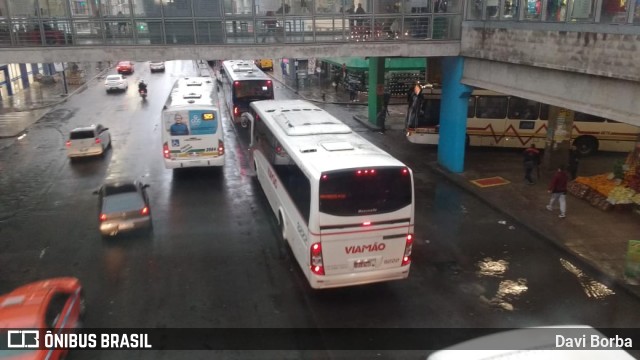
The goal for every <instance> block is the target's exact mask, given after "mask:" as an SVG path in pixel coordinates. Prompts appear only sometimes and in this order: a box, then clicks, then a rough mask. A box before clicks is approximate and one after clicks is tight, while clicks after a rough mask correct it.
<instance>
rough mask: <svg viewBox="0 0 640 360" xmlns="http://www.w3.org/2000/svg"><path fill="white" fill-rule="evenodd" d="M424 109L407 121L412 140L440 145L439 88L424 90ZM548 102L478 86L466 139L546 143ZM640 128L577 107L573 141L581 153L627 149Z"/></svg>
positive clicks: (471, 102)
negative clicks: (578, 110) (412, 119)
mask: <svg viewBox="0 0 640 360" xmlns="http://www.w3.org/2000/svg"><path fill="white" fill-rule="evenodd" d="M423 94H424V102H423V106H422V114H423V116H421V117H420V118H419V119H418V121H417V123H415V124H406V137H407V140H409V141H410V142H412V143H417V144H432V145H437V144H438V141H439V137H440V136H439V133H440V121H441V119H440V99H441V97H442V91H441V89H438V88H434V89H429V88H426V89H423ZM548 119H549V105H547V104H542V103H539V102H537V101H533V100H528V99H523V98H519V97H516V96H511V95H505V94H501V93H497V92H494V91H490V90H484V89H474V90H473V92H472V93H471V96H470V97H469V102H468V106H467V144H468V145H469V146H496V147H510V148H525V147H529V146H530V145H531V144H536V145H537V146H538V148H544V147H545V141H546V138H547V126H548V125H547V122H548V121H547V120H548ZM639 134H640V128H639V127H637V126H634V125H629V124H625V123H621V122H618V121H614V120H609V119H605V118H602V117H599V116H594V115H589V114H585V113H581V112H577V111H576V112H575V116H574V120H573V128H572V131H571V140H572V143H573V145H575V146H576V149H577V151H578V153H579V154H580V155H583V156H586V155H590V154H593V153H595V152H596V151H598V150H602V151H620V152H629V151H631V150H633V148H634V147H635V144H636V140H637V138H638V135H639Z"/></svg>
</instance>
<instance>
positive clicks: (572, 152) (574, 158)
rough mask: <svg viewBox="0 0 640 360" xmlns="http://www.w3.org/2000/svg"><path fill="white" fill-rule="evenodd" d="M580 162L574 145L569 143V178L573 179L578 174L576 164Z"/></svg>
mask: <svg viewBox="0 0 640 360" xmlns="http://www.w3.org/2000/svg"><path fill="white" fill-rule="evenodd" d="M579 163H580V158H579V157H578V149H577V148H576V146H575V145H571V149H569V166H568V169H567V170H569V174H570V175H571V180H575V179H576V177H577V176H578V164H579Z"/></svg>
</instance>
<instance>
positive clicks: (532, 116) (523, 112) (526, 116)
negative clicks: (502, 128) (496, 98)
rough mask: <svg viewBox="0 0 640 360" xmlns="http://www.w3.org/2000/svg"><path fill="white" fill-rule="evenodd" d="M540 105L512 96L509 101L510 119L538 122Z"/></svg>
mask: <svg viewBox="0 0 640 360" xmlns="http://www.w3.org/2000/svg"><path fill="white" fill-rule="evenodd" d="M539 108H540V104H539V103H538V102H537V101H533V100H527V99H523V98H519V97H515V96H512V97H511V98H510V99H509V111H508V114H507V115H508V117H509V119H516V120H536V119H537V118H538V113H539V112H540V110H539Z"/></svg>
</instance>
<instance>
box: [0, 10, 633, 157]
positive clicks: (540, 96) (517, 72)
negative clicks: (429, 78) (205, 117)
mask: <svg viewBox="0 0 640 360" xmlns="http://www.w3.org/2000/svg"><path fill="white" fill-rule="evenodd" d="M356 2H357V1H356ZM362 3H363V7H364V12H356V11H354V10H353V9H350V5H352V4H354V3H353V2H352V1H347V2H342V3H337V2H335V1H331V0H314V1H311V0H294V1H292V0H233V1H232V0H223V1H213V0H164V1H158V0H93V1H76V0H46V1H45V0H4V1H0V64H2V63H25V62H29V63H45V62H49V63H50V62H61V61H117V60H122V59H128V60H138V61H144V60H152V59H159V60H172V59H207V60H209V59H234V58H235V59H256V58H316V57H322V58H326V57H345V56H358V57H369V58H370V59H375V58H385V57H427V58H429V57H443V58H445V59H450V61H449V60H447V61H445V62H446V63H447V65H446V66H444V67H443V71H442V78H443V81H442V82H443V84H445V85H446V84H449V85H450V86H453V87H454V88H455V91H453V92H450V93H449V95H446V96H447V97H450V98H451V99H454V100H455V99H456V98H458V97H462V98H464V96H465V94H466V93H468V87H469V86H475V87H481V88H486V89H490V90H495V91H499V92H503V93H509V94H512V95H515V96H519V97H523V98H527V99H532V100H536V101H540V102H543V103H547V104H550V105H555V106H558V107H565V108H569V109H572V110H577V111H581V112H585V113H589V114H594V115H598V116H602V117H606V118H609V119H613V120H617V121H622V122H627V123H631V124H634V125H638V126H640V101H637V99H639V98H640V66H638V64H637V61H636V59H639V58H640V26H638V25H640V3H637V2H627V4H626V6H625V7H623V6H619V7H616V8H612V7H611V6H609V5H610V2H609V1H606V0H584V1H583V0H567V1H566V2H563V3H562V4H564V5H563V6H557V5H558V4H559V2H558V3H556V2H554V1H548V2H547V1H545V2H541V3H540V4H538V2H537V1H535V0H485V1H482V0H460V1H457V0H407V1H400V2H388V1H387V2H385V1H383V0H367V1H363V2H362ZM354 5H355V4H354ZM274 20H275V24H276V26H275V27H271V28H269V27H268V26H267V25H266V24H269V23H271V24H273V23H274ZM370 63H372V64H374V66H375V64H376V63H377V64H378V68H376V69H370V70H369V74H370V75H371V74H372V73H377V75H376V79H375V82H373V84H374V85H376V84H377V85H379V84H380V83H381V81H383V80H382V79H381V78H380V74H381V73H380V68H379V67H380V62H379V61H372V62H370ZM382 64H384V62H382ZM371 84H372V80H371V79H370V85H371ZM370 88H376V87H371V86H370ZM445 93H446V92H445V91H443V94H445ZM378 95H379V96H381V94H378ZM379 96H378V97H379ZM371 98H374V99H375V98H376V97H375V96H374V97H370V106H373V107H376V109H373V110H372V111H370V118H372V116H371V114H372V113H373V114H376V112H375V111H377V107H378V106H379V99H378V101H376V100H374V103H371ZM448 107H449V109H451V111H455V109H457V108H459V107H464V102H459V101H451V102H450V103H449V106H448ZM455 116H457V117H459V118H460V119H461V120H462V118H463V117H464V114H462V113H456V114H455ZM464 120H465V121H466V118H465V119H464ZM374 121H376V120H374ZM461 131H462V132H464V128H462V127H460V128H458V130H456V133H459V132H461ZM458 145H459V144H458ZM458 145H456V146H458Z"/></svg>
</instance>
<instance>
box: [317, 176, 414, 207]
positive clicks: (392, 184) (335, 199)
mask: <svg viewBox="0 0 640 360" xmlns="http://www.w3.org/2000/svg"><path fill="white" fill-rule="evenodd" d="M411 191H412V190H411V176H410V174H409V171H408V169H407V168H405V167H387V168H369V169H349V170H339V171H330V172H325V173H323V174H322V177H321V180H320V212H322V213H325V214H329V215H335V216H362V215H368V214H384V213H389V212H393V211H397V210H399V209H402V208H403V207H406V206H409V205H411V199H412V193H411Z"/></svg>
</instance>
